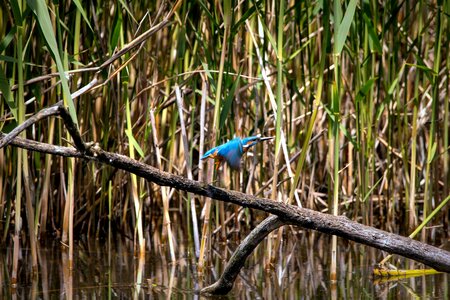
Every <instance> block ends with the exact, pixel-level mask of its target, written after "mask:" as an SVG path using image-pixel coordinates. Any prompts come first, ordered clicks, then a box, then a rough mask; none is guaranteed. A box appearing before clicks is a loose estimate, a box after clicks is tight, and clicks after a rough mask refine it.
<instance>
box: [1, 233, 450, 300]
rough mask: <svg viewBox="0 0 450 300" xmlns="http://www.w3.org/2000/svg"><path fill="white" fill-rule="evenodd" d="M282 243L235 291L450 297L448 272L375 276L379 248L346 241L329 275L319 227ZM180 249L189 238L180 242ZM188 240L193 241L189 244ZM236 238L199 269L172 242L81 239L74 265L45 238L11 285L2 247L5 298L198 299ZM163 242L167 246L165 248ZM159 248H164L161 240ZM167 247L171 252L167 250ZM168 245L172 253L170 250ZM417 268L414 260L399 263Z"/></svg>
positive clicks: (258, 259)
mask: <svg viewBox="0 0 450 300" xmlns="http://www.w3.org/2000/svg"><path fill="white" fill-rule="evenodd" d="M287 232H288V233H287V234H288V235H289V238H287V239H285V240H284V241H283V242H282V246H281V248H280V250H279V251H277V253H276V255H274V254H275V253H272V256H274V257H275V260H274V261H273V262H272V264H270V265H269V266H265V265H264V259H263V257H267V251H268V250H267V249H266V247H265V245H266V244H265V243H263V244H261V246H260V247H258V248H257V250H256V251H255V252H254V253H253V254H252V255H251V256H250V257H249V259H248V261H247V264H246V267H245V268H244V269H243V270H242V272H241V274H240V276H239V277H238V279H237V281H236V283H235V286H234V288H233V290H232V292H231V293H230V295H229V297H228V298H238V299H241V298H247V299H248V298H251V299H302V298H334V299H345V298H348V299H354V298H374V297H377V298H381V299H397V298H405V297H408V298H410V297H419V298H445V296H447V297H448V294H449V280H450V278H449V276H448V274H438V275H431V276H420V277H414V278H406V279H397V280H395V281H386V280H384V281H383V280H381V281H377V280H374V279H373V278H372V275H371V270H370V267H369V266H371V265H373V264H374V263H375V262H377V261H378V260H379V258H380V257H377V255H379V251H376V250H373V249H370V248H367V247H363V246H361V245H358V244H354V243H348V242H345V241H342V240H340V241H339V247H338V249H339V250H338V251H339V252H338V280H337V282H336V283H334V284H332V283H331V282H330V280H329V273H328V265H329V262H330V253H329V252H330V251H329V249H330V246H329V245H330V243H331V239H330V238H329V237H328V236H324V235H319V234H317V233H311V232H310V233H307V234H305V233H303V232H299V233H292V231H289V230H287ZM178 247H179V253H188V251H186V252H182V251H180V249H182V246H181V245H178ZM184 247H186V248H188V247H187V245H184ZM235 247H236V245H230V244H228V245H225V244H223V243H220V242H217V243H212V248H211V252H210V256H211V257H212V263H210V265H209V266H208V267H207V268H206V271H205V273H204V274H200V275H199V274H198V273H197V270H196V266H195V263H194V261H193V260H192V259H190V258H188V257H180V258H179V259H178V260H177V261H176V262H174V263H172V262H169V261H168V258H169V257H170V256H169V253H168V251H167V249H164V247H163V248H162V249H163V250H162V251H149V252H148V253H146V256H145V257H142V258H136V257H135V256H134V255H133V244H132V242H130V241H126V240H125V241H124V240H118V241H115V242H114V243H112V244H111V243H108V242H98V241H96V242H89V243H87V242H78V243H77V245H76V251H75V253H74V269H73V270H69V269H68V267H67V265H68V261H67V255H66V252H64V251H61V246H60V244H59V243H57V242H51V243H47V244H46V245H41V246H40V249H39V251H38V262H39V266H38V273H37V274H33V273H32V272H31V252H30V251H29V250H28V249H22V251H21V257H20V266H21V267H20V269H19V276H18V278H19V283H18V285H17V287H16V288H15V289H13V288H11V287H10V281H9V279H10V272H11V269H12V254H13V251H12V248H3V249H0V267H1V270H0V282H1V288H0V299H5V298H6V299H11V298H12V299H55V298H64V299H80V298H83V299H84V298H89V299H97V298H98V299H107V298H108V299H111V298H114V299H117V298H119V299H149V298H150V299H152V298H157V299H161V298H166V299H169V298H187V299H196V298H200V296H199V295H198V294H197V293H196V291H198V290H199V289H200V288H202V287H204V286H206V285H209V284H210V283H212V282H214V281H215V280H216V279H217V278H218V277H219V276H220V274H221V272H222V270H223V268H224V266H225V263H226V261H227V260H228V259H229V257H230V255H231V253H232V250H233V249H235ZM160 248H161V247H160ZM153 249H158V248H157V247H153ZM161 252H163V254H161ZM166 252H167V253H166ZM402 264H403V265H405V267H406V266H408V267H409V265H410V262H409V261H402V262H400V263H399V265H402Z"/></svg>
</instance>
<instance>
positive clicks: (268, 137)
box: [259, 136, 275, 142]
mask: <svg viewBox="0 0 450 300" xmlns="http://www.w3.org/2000/svg"><path fill="white" fill-rule="evenodd" d="M274 138H275V137H274V136H267V137H262V138H260V139H259V140H260V141H261V142H262V141H268V140H273V139H274Z"/></svg>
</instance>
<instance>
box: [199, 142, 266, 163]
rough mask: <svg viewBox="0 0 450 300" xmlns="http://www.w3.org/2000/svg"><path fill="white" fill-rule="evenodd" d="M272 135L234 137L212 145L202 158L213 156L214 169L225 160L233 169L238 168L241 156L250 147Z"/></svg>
mask: <svg viewBox="0 0 450 300" xmlns="http://www.w3.org/2000/svg"><path fill="white" fill-rule="evenodd" d="M271 139H273V137H261V135H256V136H250V137H246V138H242V139H241V138H235V139H232V140H231V141H229V142H226V143H225V144H222V145H220V146H217V147H214V148H212V149H211V150H208V151H207V152H206V153H205V154H204V155H203V156H202V160H203V159H207V158H213V159H214V163H215V165H216V170H217V169H219V167H220V164H221V163H222V162H223V161H226V162H227V163H228V165H229V166H230V167H231V168H232V169H233V170H239V168H240V166H241V158H242V156H243V155H244V153H246V152H247V151H248V149H250V147H252V146H254V145H256V144H257V143H259V142H262V141H266V140H271Z"/></svg>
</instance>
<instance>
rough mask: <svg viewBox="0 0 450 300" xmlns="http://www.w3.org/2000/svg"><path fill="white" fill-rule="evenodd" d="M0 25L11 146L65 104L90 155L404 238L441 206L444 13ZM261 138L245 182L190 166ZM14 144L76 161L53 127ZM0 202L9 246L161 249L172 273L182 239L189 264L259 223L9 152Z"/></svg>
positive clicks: (98, 15) (149, 16)
mask: <svg viewBox="0 0 450 300" xmlns="http://www.w3.org/2000/svg"><path fill="white" fill-rule="evenodd" d="M42 4H44V5H42ZM0 7H1V10H0V14H1V16H0V37H1V39H0V83H1V84H0V85H1V86H0V88H1V92H2V97H1V102H0V128H1V131H2V132H4V133H7V132H9V131H10V130H11V129H12V128H14V127H15V126H17V124H19V123H21V122H23V120H25V119H27V118H29V117H30V116H31V115H33V114H35V113H36V112H38V111H39V110H41V109H43V108H46V107H48V106H50V105H52V104H54V103H56V102H58V101H59V100H61V99H64V101H65V103H66V104H67V106H68V107H69V110H70V111H71V113H72V116H73V117H74V118H75V119H76V120H77V121H78V125H79V129H80V131H81V133H82V135H83V138H84V140H85V141H94V142H97V143H99V145H100V147H101V148H103V149H105V150H107V151H110V152H116V153H121V154H124V155H127V156H130V157H132V158H135V159H137V160H141V161H142V162H145V163H147V164H150V165H153V166H155V167H157V168H160V169H162V170H165V171H168V172H173V173H177V174H180V175H183V176H186V177H192V178H193V179H198V180H200V181H206V182H212V181H214V184H217V185H221V186H224V187H227V188H230V189H238V190H242V191H244V192H246V193H251V194H255V195H260V196H265V197H268V198H272V199H273V200H274V201H289V202H291V203H293V204H297V205H301V206H303V207H308V208H311V209H314V210H320V211H324V212H329V213H334V214H346V215H347V216H348V217H349V218H351V219H354V220H357V221H359V222H362V223H365V224H369V225H373V226H376V227H379V228H383V229H386V230H389V231H394V232H399V233H401V234H403V235H408V234H409V233H411V232H412V230H413V229H415V228H416V227H417V225H418V224H420V223H421V222H422V221H423V220H424V219H425V218H426V217H427V216H429V215H430V213H431V212H432V211H433V209H435V208H436V207H438V205H439V204H441V203H442V201H443V200H444V199H445V198H446V197H447V195H449V186H450V185H449V183H450V178H449V166H450V163H449V151H448V150H449V128H450V126H449V125H450V120H449V100H448V99H449V98H448V97H449V87H450V83H449V66H450V57H449V55H448V49H449V41H450V40H449V37H450V30H449V12H450V4H449V2H448V1H386V2H385V3H384V2H383V3H380V2H378V1H368V0H367V1H348V2H347V1H343V2H342V1H334V3H329V2H328V1H262V0H261V1H231V0H228V1H206V0H196V1H179V2H177V3H175V2H174V1H128V2H126V1H118V2H115V1H79V0H77V1H48V3H46V4H45V3H44V1H37V4H36V3H33V2H32V1H28V2H25V1H8V2H2V3H1V4H0ZM43 8H45V9H43ZM45 11H48V15H47V16H46V15H45ZM172 13H173V14H172ZM46 17H47V18H46ZM161 24H162V25H161ZM159 25H161V26H159ZM158 26H159V27H158ZM151 28H156V30H155V31H154V33H153V34H151V35H149V37H148V38H147V39H145V41H144V42H143V43H138V44H137V47H135V48H133V49H132V50H131V51H129V52H127V53H125V54H124V55H122V56H120V58H119V59H118V60H115V61H110V62H108V61H107V60H108V58H110V57H111V56H113V55H114V53H117V52H118V50H120V49H123V48H124V47H126V46H127V45H129V44H130V43H132V42H133V41H135V40H137V37H138V36H139V35H141V34H142V33H144V32H147V31H148V30H149V29H151ZM104 62H107V64H103V63H104ZM102 64H103V65H102ZM99 66H102V67H101V68H99ZM63 70H64V71H66V72H67V76H61V74H62V73H61V72H62V71H63ZM86 86H88V87H89V90H88V92H87V93H84V94H83V95H81V96H76V97H75V98H74V99H73V100H71V98H72V97H70V93H74V92H75V91H78V90H80V89H81V88H83V87H86ZM72 101H73V102H72ZM72 103H73V106H72ZM256 134H262V135H263V136H275V140H274V142H272V143H264V144H261V145H258V147H256V148H255V149H254V151H253V155H248V156H247V157H245V158H244V159H243V168H242V169H241V172H230V170H229V168H227V167H225V168H224V169H221V170H219V171H218V172H214V171H213V164H212V162H209V163H207V162H206V161H200V160H199V157H201V155H202V154H203V153H204V152H205V151H206V150H208V149H209V148H211V147H213V146H215V145H217V144H220V143H223V142H226V141H227V140H229V139H232V138H233V137H234V136H240V137H244V136H248V135H256ZM24 136H26V137H27V138H29V139H32V140H36V141H42V142H46V143H51V144H58V145H69V146H70V145H71V142H70V138H69V137H68V135H67V132H66V130H65V128H64V126H63V125H62V123H61V120H60V119H57V118H48V119H47V120H45V121H42V122H39V123H38V124H36V125H34V126H32V127H31V128H29V129H28V130H27V131H26V134H24ZM213 172H214V173H213ZM0 195H2V196H1V199H0V216H1V222H0V234H1V236H0V238H1V240H2V243H10V242H12V240H13V239H12V236H13V235H12V234H11V233H13V231H14V228H15V232H16V235H17V234H19V233H27V235H28V236H36V237H41V236H44V235H45V234H46V233H47V234H50V235H52V236H57V237H61V238H62V240H63V241H67V239H68V233H69V230H70V229H71V228H73V231H74V233H75V234H77V238H81V237H99V238H104V237H105V236H106V234H107V232H108V231H110V230H111V228H112V230H114V232H119V233H121V234H123V235H124V236H128V237H131V238H133V236H134V238H135V239H136V240H139V241H140V243H142V240H143V239H144V238H146V239H147V240H149V241H150V242H149V243H148V244H147V245H150V246H152V245H158V244H159V243H166V242H167V241H169V248H170V249H171V250H170V251H171V253H172V255H173V256H172V257H174V255H176V254H175V253H177V251H178V250H177V243H176V241H177V240H179V239H181V240H184V239H186V234H188V236H189V239H190V240H193V241H194V244H195V245H196V246H195V248H196V250H198V241H199V239H201V237H202V236H205V235H208V236H209V235H210V234H211V231H210V230H209V229H210V228H211V227H212V228H213V229H215V228H219V227H220V226H221V227H220V228H222V234H223V235H222V236H226V235H227V233H230V232H232V231H233V230H235V229H238V228H240V227H239V226H241V225H246V224H253V221H255V220H257V219H258V217H257V215H254V214H252V213H250V212H248V211H246V210H243V211H241V210H237V209H235V208H234V207H229V208H228V209H227V207H224V205H223V204H217V203H214V202H210V200H208V199H203V198H199V197H197V196H195V195H190V194H186V193H179V192H177V191H175V190H172V189H169V188H165V187H162V188H161V187H159V186H156V185H154V184H151V183H149V182H146V181H144V180H141V179H139V178H137V177H135V176H132V175H131V176H130V174H127V173H125V172H122V171H117V170H115V169H112V168H110V167H106V166H102V165H95V164H92V163H86V162H84V161H82V160H77V159H67V158H62V157H56V156H50V155H44V154H40V153H37V152H27V151H25V150H20V149H18V148H15V147H12V146H7V147H5V148H2V149H0ZM72 214H73V215H72ZM448 218H449V212H448V208H443V209H440V212H439V213H438V214H436V215H435V216H434V218H433V220H432V221H431V223H429V224H428V225H427V226H428V227H427V228H426V229H424V230H422V239H424V240H426V241H428V242H432V243H436V244H440V242H441V238H443V237H445V236H447V235H448V228H449V227H448ZM70 220H73V224H72V223H71V221H70ZM205 220H208V222H205ZM209 220H211V221H209ZM241 223H242V224H241ZM110 225H111V226H112V227H111V226H110ZM174 227H175V228H176V229H174ZM197 232H199V233H197ZM199 235H200V237H199ZM431 240H432V241H431ZM26 241H28V239H22V242H23V243H25V242H26ZM172 242H173V243H172Z"/></svg>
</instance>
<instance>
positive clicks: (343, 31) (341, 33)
mask: <svg viewBox="0 0 450 300" xmlns="http://www.w3.org/2000/svg"><path fill="white" fill-rule="evenodd" d="M357 2H358V1H357V0H350V2H349V4H348V7H347V10H346V11H345V15H344V18H343V19H342V22H341V24H339V27H338V30H337V33H336V34H335V38H336V40H335V41H334V54H335V55H338V54H341V52H342V49H343V48H344V44H345V40H346V39H347V35H348V32H349V30H350V25H351V24H352V21H353V17H354V15H355V11H356V4H357Z"/></svg>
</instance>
